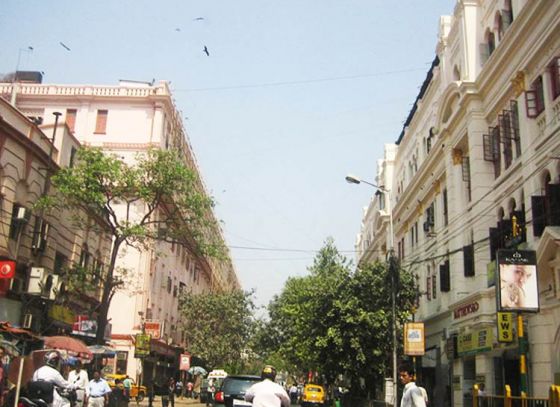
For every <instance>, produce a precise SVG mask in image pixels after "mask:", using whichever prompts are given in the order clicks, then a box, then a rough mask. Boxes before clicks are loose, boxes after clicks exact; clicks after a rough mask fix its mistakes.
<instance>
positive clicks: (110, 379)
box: [105, 374, 148, 402]
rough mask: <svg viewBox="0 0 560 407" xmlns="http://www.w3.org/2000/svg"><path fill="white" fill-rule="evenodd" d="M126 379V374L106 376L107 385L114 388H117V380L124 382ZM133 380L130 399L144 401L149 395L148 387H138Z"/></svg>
mask: <svg viewBox="0 0 560 407" xmlns="http://www.w3.org/2000/svg"><path fill="white" fill-rule="evenodd" d="M125 378H126V375H124V374H107V375H105V379H106V380H107V384H108V385H109V386H110V387H111V388H113V387H115V379H120V380H121V381H123V380H124V379H125ZM131 380H132V387H131V388H130V398H131V399H135V400H136V401H138V402H140V401H142V400H144V397H146V395H147V394H148V389H147V388H146V386H138V384H136V382H135V381H134V379H131Z"/></svg>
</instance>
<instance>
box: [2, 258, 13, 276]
mask: <svg viewBox="0 0 560 407" xmlns="http://www.w3.org/2000/svg"><path fill="white" fill-rule="evenodd" d="M15 275H16V262H15V261H9V260H4V261H0V278H14V276H15Z"/></svg>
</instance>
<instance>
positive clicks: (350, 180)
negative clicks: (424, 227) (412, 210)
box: [346, 174, 397, 405]
mask: <svg viewBox="0 0 560 407" xmlns="http://www.w3.org/2000/svg"><path fill="white" fill-rule="evenodd" d="M346 182H348V183H349V184H361V183H364V184H367V185H369V186H371V187H373V188H375V189H377V190H378V191H381V192H382V193H384V194H387V198H388V199H389V204H388V206H387V211H388V212H389V245H388V246H389V247H388V250H387V252H388V254H389V256H388V264H389V273H390V274H391V313H392V317H393V318H392V319H393V321H392V331H393V405H396V401H397V310H396V302H397V275H396V274H397V268H396V262H395V258H394V257H395V254H394V250H393V247H394V242H395V236H394V233H393V211H392V210H391V191H390V190H388V189H385V187H384V186H380V185H375V184H372V183H371V182H368V181H364V180H362V179H360V178H358V177H356V176H355V175H352V174H348V175H347V176H346Z"/></svg>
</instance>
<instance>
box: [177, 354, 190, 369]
mask: <svg viewBox="0 0 560 407" xmlns="http://www.w3.org/2000/svg"><path fill="white" fill-rule="evenodd" d="M190 368H191V355H189V354H188V353H182V354H181V356H180V359H179V370H189V369H190Z"/></svg>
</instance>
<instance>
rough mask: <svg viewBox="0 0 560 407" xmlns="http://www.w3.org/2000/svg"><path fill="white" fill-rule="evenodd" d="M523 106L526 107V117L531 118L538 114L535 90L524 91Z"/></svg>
mask: <svg viewBox="0 0 560 407" xmlns="http://www.w3.org/2000/svg"><path fill="white" fill-rule="evenodd" d="M525 107H526V109H527V117H529V118H531V119H533V118H535V117H537V116H538V115H539V111H538V108H537V92H536V91H534V90H526V91H525Z"/></svg>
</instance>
